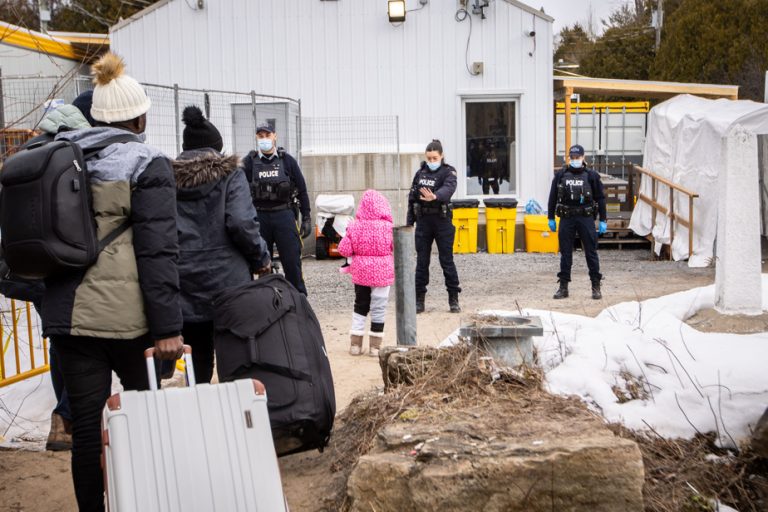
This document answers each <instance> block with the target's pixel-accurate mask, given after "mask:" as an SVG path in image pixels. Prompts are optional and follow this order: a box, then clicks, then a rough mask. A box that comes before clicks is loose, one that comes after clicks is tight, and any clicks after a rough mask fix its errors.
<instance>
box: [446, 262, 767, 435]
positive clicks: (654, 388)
mask: <svg viewBox="0 0 768 512" xmlns="http://www.w3.org/2000/svg"><path fill="white" fill-rule="evenodd" d="M762 279H763V283H764V285H763V304H764V305H768V286H767V285H768V275H763V276H762ZM714 299H715V287H714V285H713V286H706V287H702V288H696V289H693V290H688V291H684V292H680V293H675V294H672V295H668V296H665V297H659V298H656V299H650V300H646V301H643V302H626V303H622V304H617V305H615V306H611V307H609V308H607V309H605V310H604V311H602V312H601V313H600V314H599V315H597V317H595V318H590V317H585V316H580V315H572V314H567V313H558V312H552V311H540V310H532V309H530V310H525V311H524V314H526V315H534V316H539V317H541V319H542V323H543V325H544V336H541V337H536V338H534V344H535V347H536V351H537V354H538V358H539V362H540V364H541V366H542V367H543V369H544V371H545V374H546V378H545V383H546V387H547V389H548V390H549V391H550V392H552V393H556V394H560V395H576V396H579V397H580V398H582V399H583V400H584V401H585V402H587V403H588V404H590V406H592V407H593V408H595V409H596V410H598V411H599V412H600V413H601V414H602V415H603V417H605V419H606V420H608V421H610V422H620V423H623V424H624V425H625V426H627V427H628V428H631V429H633V430H650V429H651V428H652V429H653V430H654V431H656V432H657V433H659V434H660V435H662V436H665V437H670V438H676V437H680V438H688V439H690V438H692V437H693V436H694V435H695V434H696V433H697V432H702V433H703V432H710V431H711V432H717V433H718V435H719V440H720V444H721V445H723V446H733V445H734V444H736V443H738V442H739V441H741V440H743V439H745V438H746V437H748V436H749V433H750V429H751V427H752V426H754V424H755V423H756V422H757V420H758V419H759V418H760V416H761V415H762V413H763V411H764V410H765V408H766V406H768V371H766V361H768V333H757V334H749V335H740V334H724V333H703V332H699V331H697V330H695V329H693V328H692V327H690V326H688V325H687V324H685V320H686V319H687V318H690V317H691V316H693V315H694V314H696V312H698V311H700V310H702V309H709V308H712V307H713V305H714ZM507 313H508V312H507ZM456 335H457V333H453V334H452V335H451V336H450V337H449V338H448V339H447V340H446V341H445V342H443V344H441V346H442V345H444V344H448V343H452V342H451V341H449V340H451V339H453V338H454V337H456ZM628 377H629V378H630V379H631V380H632V381H633V383H634V384H635V385H636V386H639V387H642V388H643V391H644V393H643V395H645V396H644V397H642V398H637V399H634V400H629V401H626V402H624V403H619V400H618V398H617V396H616V394H615V393H614V390H613V387H614V386H618V387H619V388H622V387H624V386H625V385H626V379H627V378H628Z"/></svg>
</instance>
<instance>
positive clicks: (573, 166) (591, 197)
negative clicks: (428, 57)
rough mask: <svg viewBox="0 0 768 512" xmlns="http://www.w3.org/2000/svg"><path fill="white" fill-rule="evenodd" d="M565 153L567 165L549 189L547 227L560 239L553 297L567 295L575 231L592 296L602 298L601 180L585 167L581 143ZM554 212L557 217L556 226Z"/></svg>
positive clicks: (604, 225) (604, 227) (603, 229)
mask: <svg viewBox="0 0 768 512" xmlns="http://www.w3.org/2000/svg"><path fill="white" fill-rule="evenodd" d="M568 154H569V156H570V159H569V163H568V165H566V166H565V167H563V169H562V170H561V171H559V172H558V173H557V174H555V177H554V179H553V180H552V187H551V188H550V191H549V206H548V210H549V211H548V217H549V229H550V231H553V232H554V231H557V238H558V240H559V242H560V272H559V273H558V274H557V279H558V282H559V287H558V289H557V291H556V292H555V295H554V296H553V297H552V298H554V299H565V298H567V297H568V283H570V281H571V267H572V265H573V244H574V241H575V239H576V235H577V234H578V235H579V238H580V239H581V245H582V247H583V248H584V257H585V258H586V260H587V267H588V268H589V279H590V281H592V298H593V299H595V300H600V299H602V298H603V294H602V291H601V290H600V281H601V280H602V279H603V275H602V274H601V273H600V259H599V257H598V255H597V235H598V233H599V234H601V235H602V234H604V233H605V232H606V231H607V230H608V224H607V220H606V209H605V193H604V192H603V182H602V181H600V175H599V174H598V173H597V172H596V171H593V170H592V169H589V168H587V165H586V163H585V162H584V148H583V147H581V146H579V145H578V144H576V145H575V146H572V147H571V148H570V150H569V152H568ZM555 215H557V216H559V217H560V226H559V229H558V225H557V221H556V220H555ZM597 217H599V218H600V224H599V227H598V231H597V232H595V218H597Z"/></svg>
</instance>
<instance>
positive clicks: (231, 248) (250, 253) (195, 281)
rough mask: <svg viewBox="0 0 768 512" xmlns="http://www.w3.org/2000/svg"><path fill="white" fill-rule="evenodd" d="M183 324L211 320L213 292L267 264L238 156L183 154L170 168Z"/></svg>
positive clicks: (242, 280) (245, 279)
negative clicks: (177, 240)
mask: <svg viewBox="0 0 768 512" xmlns="http://www.w3.org/2000/svg"><path fill="white" fill-rule="evenodd" d="M173 170H174V174H175V176H176V187H177V194H176V208H177V211H178V219H177V226H178V233H179V248H180V256H179V279H180V282H181V311H182V316H183V317H184V322H185V323H187V322H205V321H209V320H211V319H212V318H213V305H212V302H211V301H212V297H213V295H214V293H215V292H217V291H219V290H221V289H223V288H227V287H231V286H238V285H241V284H244V283H247V282H248V281H250V280H251V279H252V272H253V271H255V270H258V269H260V268H263V267H265V266H266V265H267V264H268V263H269V261H270V257H269V253H268V252H267V246H266V244H265V243H264V241H263V240H262V238H261V235H260V234H259V222H258V220H257V217H256V209H255V208H254V207H253V202H252V201H251V194H250V188H249V186H248V182H247V180H246V179H245V174H244V173H243V171H242V170H241V169H238V167H237V157H235V156H227V157H225V156H222V155H221V154H219V153H218V152H216V151H214V150H212V149H210V150H209V149H203V150H191V151H185V152H183V153H182V154H180V155H179V158H178V159H177V160H176V161H175V162H174V163H173Z"/></svg>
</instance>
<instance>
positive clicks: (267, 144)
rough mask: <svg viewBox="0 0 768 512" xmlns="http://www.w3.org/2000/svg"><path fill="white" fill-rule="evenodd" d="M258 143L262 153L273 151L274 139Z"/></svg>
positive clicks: (262, 140) (260, 140)
mask: <svg viewBox="0 0 768 512" xmlns="http://www.w3.org/2000/svg"><path fill="white" fill-rule="evenodd" d="M258 143H259V149H260V150H261V151H269V150H270V149H272V139H258Z"/></svg>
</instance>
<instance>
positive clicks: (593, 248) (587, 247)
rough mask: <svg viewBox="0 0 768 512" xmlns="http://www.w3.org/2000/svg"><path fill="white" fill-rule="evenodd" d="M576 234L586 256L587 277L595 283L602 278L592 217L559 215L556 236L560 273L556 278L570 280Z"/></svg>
mask: <svg viewBox="0 0 768 512" xmlns="http://www.w3.org/2000/svg"><path fill="white" fill-rule="evenodd" d="M576 234H578V235H579V238H580V239H581V246H582V248H583V249H584V256H585V257H586V258H587V267H588V268H589V279H590V280H591V281H592V282H593V283H595V282H600V280H601V279H602V278H603V276H602V274H600V259H599V258H598V256H597V232H596V231H595V220H594V219H593V218H592V217H585V216H579V217H567V218H566V217H561V218H560V225H559V227H558V232H557V238H558V240H559V241H560V273H559V274H557V278H558V279H559V280H560V281H566V282H569V281H570V280H571V266H572V265H573V242H574V240H575V239H576Z"/></svg>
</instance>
